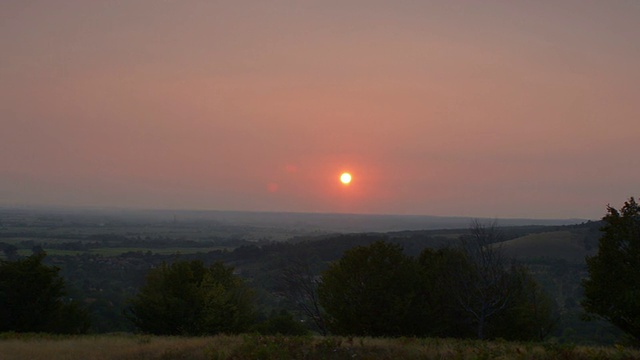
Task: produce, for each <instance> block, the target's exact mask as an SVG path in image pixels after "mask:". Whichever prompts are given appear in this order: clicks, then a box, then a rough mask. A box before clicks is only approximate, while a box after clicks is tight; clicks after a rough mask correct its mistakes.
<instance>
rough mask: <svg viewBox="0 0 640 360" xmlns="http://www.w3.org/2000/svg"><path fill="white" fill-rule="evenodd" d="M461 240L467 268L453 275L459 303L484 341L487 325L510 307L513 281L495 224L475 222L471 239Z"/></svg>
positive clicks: (500, 236)
mask: <svg viewBox="0 0 640 360" xmlns="http://www.w3.org/2000/svg"><path fill="white" fill-rule="evenodd" d="M461 240H462V241H461V251H462V252H463V253H464V254H465V256H466V258H467V260H468V264H469V266H468V267H463V268H460V269H459V270H458V271H457V272H456V274H457V276H458V281H459V286H460V287H459V290H460V291H458V294H457V298H458V303H459V304H460V306H462V308H463V309H464V310H465V311H466V312H467V313H469V314H470V315H471V316H472V317H473V319H474V322H475V324H476V329H477V331H476V333H477V337H478V339H484V338H485V329H486V326H487V323H488V321H489V320H490V319H491V318H492V317H494V316H495V315H497V314H499V313H500V312H502V311H504V309H505V308H507V306H508V305H509V300H511V298H512V291H513V289H514V280H515V279H514V277H513V276H511V274H510V273H509V272H508V271H506V269H507V259H506V258H505V257H504V255H503V252H502V249H501V247H500V246H501V244H500V242H501V241H502V233H501V232H500V229H499V228H498V226H497V224H496V223H495V222H494V223H492V224H491V225H489V226H485V225H484V224H481V223H480V222H479V221H474V222H473V223H472V225H471V228H470V235H469V236H468V237H463V238H462V239H461Z"/></svg>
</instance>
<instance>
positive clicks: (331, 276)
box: [318, 241, 418, 336]
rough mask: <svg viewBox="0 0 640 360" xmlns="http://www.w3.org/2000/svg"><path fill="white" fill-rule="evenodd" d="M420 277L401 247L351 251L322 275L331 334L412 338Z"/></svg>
mask: <svg viewBox="0 0 640 360" xmlns="http://www.w3.org/2000/svg"><path fill="white" fill-rule="evenodd" d="M417 272H418V269H417V266H416V263H415V262H414V261H413V260H412V259H411V258H410V257H408V256H406V255H405V254H403V252H402V248H401V247H400V246H399V245H394V244H389V243H385V242H383V241H377V242H375V243H373V244H371V245H369V246H358V247H355V248H352V249H350V250H347V251H346V252H345V253H344V255H343V257H342V258H341V259H340V260H338V261H337V262H334V263H333V264H331V265H330V266H329V268H328V269H327V270H326V271H324V272H323V273H322V281H321V283H320V285H319V288H318V294H319V297H320V304H321V305H322V307H323V308H324V309H325V310H326V312H327V314H328V316H329V319H328V324H327V325H328V327H329V329H330V330H332V331H333V332H334V333H337V334H349V335H363V336H400V335H413V333H415V329H414V328H412V323H413V318H412V316H413V310H414V306H415V300H416V289H417V277H416V276H415V275H416V273H417Z"/></svg>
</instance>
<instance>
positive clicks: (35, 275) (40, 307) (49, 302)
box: [0, 252, 89, 334]
mask: <svg viewBox="0 0 640 360" xmlns="http://www.w3.org/2000/svg"><path fill="white" fill-rule="evenodd" d="M45 256H46V253H44V252H40V253H37V254H34V255H32V256H29V257H25V258H22V259H20V260H16V261H0V332H2V331H15V332H49V333H62V334H79V333H85V332H87V330H88V328H89V317H88V315H87V313H86V312H85V311H84V310H83V309H82V308H81V307H80V305H79V304H78V303H77V302H74V301H71V299H69V298H66V296H65V295H66V292H65V283H64V280H63V279H62V278H61V277H60V276H59V275H58V272H59V270H60V269H58V268H56V267H51V266H47V265H44V264H42V260H43V259H44V258H45Z"/></svg>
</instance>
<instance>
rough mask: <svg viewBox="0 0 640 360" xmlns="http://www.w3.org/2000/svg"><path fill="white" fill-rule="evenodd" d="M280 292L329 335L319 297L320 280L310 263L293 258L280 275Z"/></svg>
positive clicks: (323, 333) (320, 330)
mask: <svg viewBox="0 0 640 360" xmlns="http://www.w3.org/2000/svg"><path fill="white" fill-rule="evenodd" d="M279 280H280V284H279V285H280V289H281V291H280V293H281V294H282V295H283V296H284V297H286V298H288V299H289V300H291V301H292V302H293V303H294V304H295V305H296V306H297V307H298V309H300V311H301V312H302V313H303V314H304V315H305V316H306V317H307V318H308V319H310V320H311V322H313V324H314V325H315V327H316V328H317V330H318V331H319V332H320V334H322V335H327V328H326V326H325V321H324V315H323V313H322V310H321V308H320V299H319V297H318V280H317V278H316V275H315V274H314V273H313V272H312V271H311V267H310V266H309V264H308V263H306V262H303V261H300V260H292V261H291V262H290V265H289V266H288V267H286V268H285V269H283V271H282V273H281V276H280V279H279Z"/></svg>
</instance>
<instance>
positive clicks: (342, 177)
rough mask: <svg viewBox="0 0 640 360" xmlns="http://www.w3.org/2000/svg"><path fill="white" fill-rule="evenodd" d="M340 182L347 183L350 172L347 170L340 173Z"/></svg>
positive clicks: (349, 178)
mask: <svg viewBox="0 0 640 360" xmlns="http://www.w3.org/2000/svg"><path fill="white" fill-rule="evenodd" d="M340 182H341V183H343V184H345V185H349V183H350V182H351V174H349V173H348V172H345V173H342V175H340Z"/></svg>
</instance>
